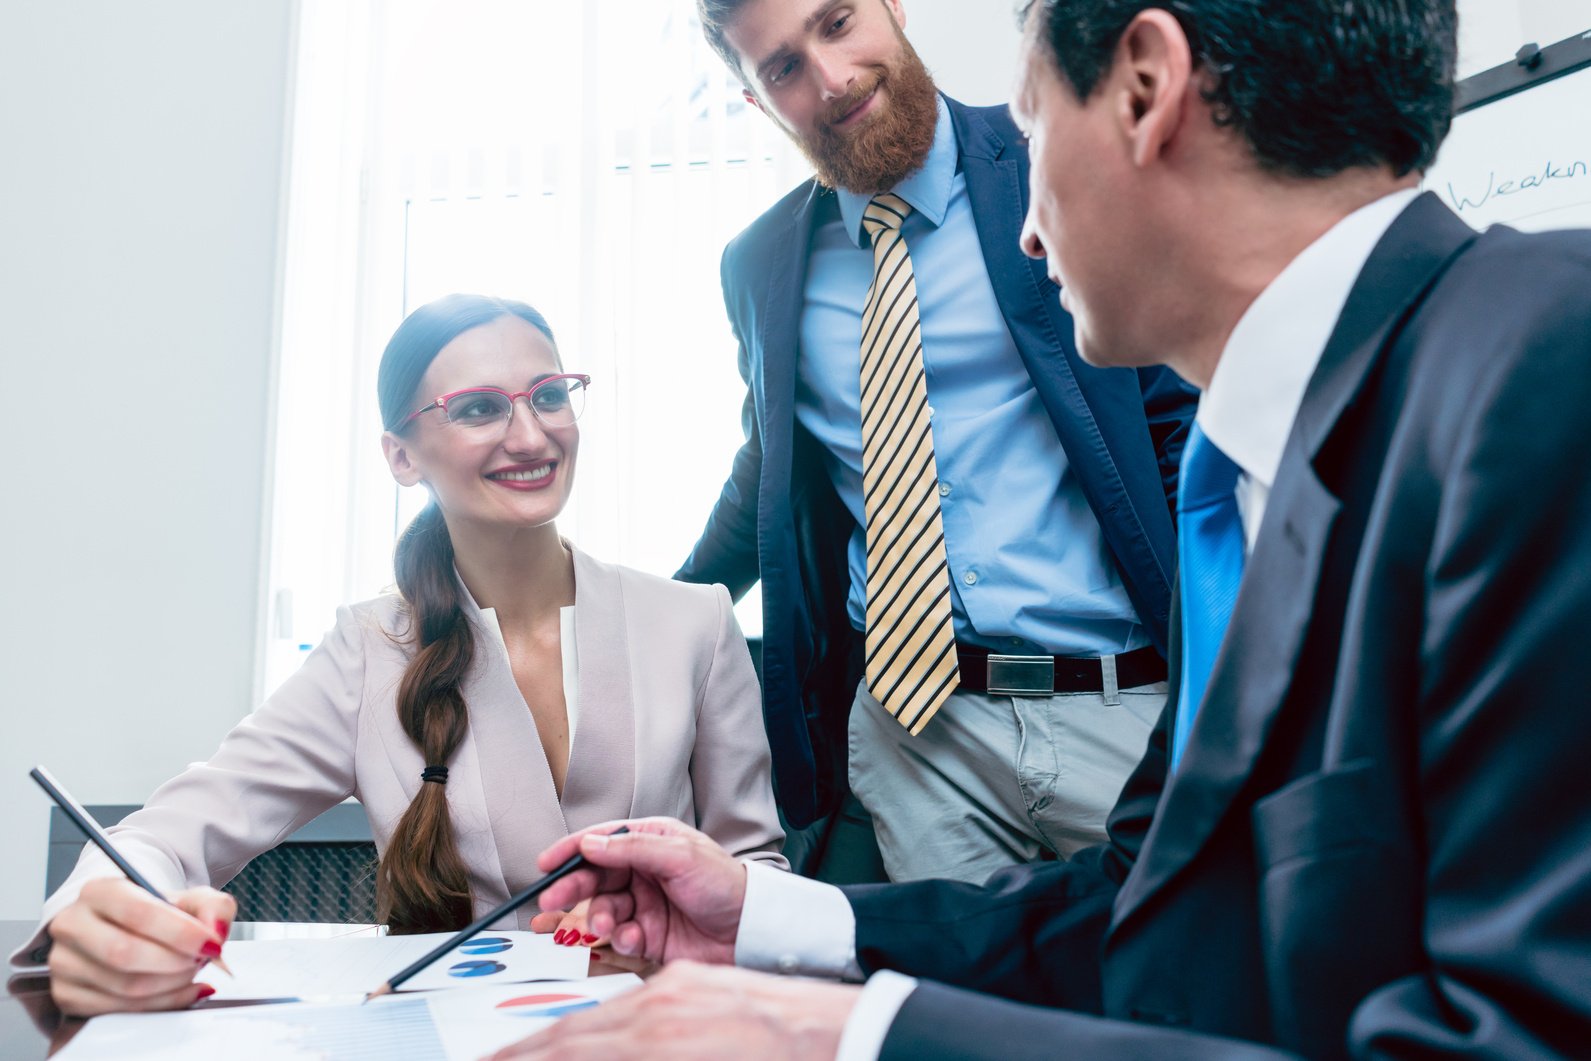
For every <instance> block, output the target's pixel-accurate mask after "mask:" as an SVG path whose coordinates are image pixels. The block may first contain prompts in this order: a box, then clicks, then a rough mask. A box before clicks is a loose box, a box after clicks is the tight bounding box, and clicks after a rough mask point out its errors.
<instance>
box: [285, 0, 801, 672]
mask: <svg viewBox="0 0 1591 1061" xmlns="http://www.w3.org/2000/svg"><path fill="white" fill-rule="evenodd" d="M299 34H300V39H299V52H298V73H297V98H296V100H295V103H294V131H293V144H292V151H291V158H292V163H291V174H290V180H289V201H288V210H287V216H288V232H287V254H286V264H285V274H284V285H283V290H284V296H283V318H282V349H281V358H280V364H279V369H278V373H277V376H278V378H277V380H276V403H277V412H276V425H277V426H276V463H275V482H274V487H273V505H272V517H271V526H270V528H269V530H270V534H271V562H270V565H269V571H268V574H267V591H268V593H269V602H270V604H269V607H270V613H271V620H270V622H269V623H268V624H267V630H266V642H267V643H266V645H265V658H266V660H267V664H266V667H265V682H266V687H267V690H269V689H270V688H274V687H275V685H276V684H277V683H278V682H280V680H281V679H282V678H283V677H285V676H286V674H287V673H289V672H290V671H291V669H292V668H293V667H294V666H296V664H297V660H298V657H299V656H300V655H301V649H300V646H303V645H308V644H310V643H313V642H314V641H316V640H318V638H319V636H320V634H321V633H322V632H323V631H325V630H326V629H327V628H328V627H329V626H330V624H331V621H332V615H333V612H334V610H335V608H336V606H337V605H338V604H340V603H344V602H348V601H355V600H361V599H364V598H367V597H371V596H374V595H376V594H378V593H381V592H383V591H385V590H386V589H388V588H389V587H390V586H391V583H392V568H391V552H392V544H393V541H394V537H395V534H396V531H397V530H398V528H400V527H401V526H402V525H403V524H404V523H405V522H407V520H408V519H409V518H410V517H411V516H412V515H413V514H414V513H415V512H416V511H418V509H419V507H420V506H421V505H422V504H423V503H424V500H425V499H424V495H423V492H422V491H420V490H419V489H415V490H400V489H399V488H398V487H397V486H395V484H394V483H393V482H392V479H391V477H390V475H389V474H388V473H387V469H386V465H385V463H384V461H383V460H382V458H381V453H380V446H379V442H378V439H379V436H380V431H381V427H380V421H379V417H378V414H377V410H376V401H375V375H376V365H377V363H378V360H379V358H380V354H381V349H382V347H383V346H384V345H385V343H386V340H387V337H388V336H389V335H390V334H391V333H392V330H393V329H394V328H395V327H396V326H397V324H398V322H399V321H400V320H401V319H402V318H403V316H404V314H405V313H406V312H407V311H408V310H409V309H412V308H413V307H415V306H418V305H420V304H422V303H424V302H426V301H429V300H431V299H433V298H436V297H438V296H440V295H443V294H446V293H448V292H450V291H479V292H483V293H487V294H495V295H501V296H505V297H510V298H517V299H522V300H524V301H527V302H530V303H531V304H532V305H534V306H536V307H537V308H539V309H540V310H542V312H543V313H545V314H546V315H547V318H548V320H549V321H550V322H551V324H552V326H553V329H554V331H555V332H556V333H557V336H558V339H559V344H560V347H561V348H562V351H563V354H564V361H565V364H566V366H567V367H568V368H569V369H571V370H574V371H582V372H589V373H591V375H592V376H593V377H594V381H593V384H592V389H591V401H590V403H589V404H588V406H587V409H586V413H585V416H584V417H583V418H582V420H581V426H582V437H581V459H580V477H579V482H578V484H577V487H576V490H575V493H574V498H573V500H572V501H571V504H570V506H569V509H568V511H567V512H566V513H565V515H564V517H563V518H562V519H561V520H560V521H559V523H560V528H561V529H562V530H563V532H564V533H565V534H566V535H568V536H569V537H570V538H571V539H572V540H574V541H575V542H577V543H578V544H579V545H581V547H583V548H585V549H586V550H587V551H589V552H591V553H593V554H594V555H596V556H598V557H601V558H603V559H607V560H612V561H616V562H619V563H623V564H628V565H630V566H633V567H638V568H641V569H643V570H648V571H653V572H657V573H659V574H669V573H671V572H672V571H673V570H674V569H675V567H677V566H678V564H679V563H680V561H681V560H683V559H684V557H685V555H686V553H687V552H688V550H689V548H690V546H691V544H692V543H693V542H694V541H695V540H696V537H697V535H698V534H699V533H700V531H701V528H702V526H703V524H704V523H705V521H706V517H707V514H708V512H709V511H710V509H711V507H712V504H713V501H714V500H715V499H716V498H717V496H718V491H719V489H720V487H721V486H722V484H723V479H724V476H725V475H726V474H727V473H728V471H729V466H730V460H731V458H732V457H733V454H734V451H735V449H736V447H737V446H738V445H739V444H740V441H741V426H740V413H741V404H742V401H743V398H744V387H743V385H742V383H741V381H740V378H739V375H738V373H737V372H736V369H735V351H734V344H733V339H732V337H731V335H730V331H729V327H728V324H727V322H726V320H725V317H724V310H723V303H722V298H721V294H720V289H719V284H718V260H719V255H720V253H721V251H722V248H723V245H724V243H725V242H726V241H727V240H728V239H729V238H730V237H732V236H733V235H734V234H735V233H736V232H738V231H739V230H740V229H741V228H743V227H744V226H745V225H746V224H747V223H749V222H750V221H751V220H752V219H753V218H754V217H755V216H756V215H757V214H758V213H760V212H761V211H762V210H764V209H766V208H767V207H768V206H769V205H771V204H772V203H773V202H774V201H775V200H776V199H777V198H778V197H779V196H780V195H782V194H783V193H784V192H785V191H787V190H788V189H789V188H791V187H792V186H794V185H795V184H796V183H797V182H798V181H799V180H801V179H802V178H803V177H804V176H805V175H806V172H807V171H806V169H805V167H804V166H803V165H802V163H801V162H800V159H799V156H798V155H796V154H795V152H794V151H793V150H792V149H791V148H790V147H789V146H788V144H787V143H786V141H785V140H784V138H783V137H782V135H780V134H779V132H778V131H777V130H776V129H775V128H774V127H773V125H772V124H771V123H770V122H768V121H767V120H766V119H765V118H763V117H762V116H761V115H760V114H758V113H757V112H756V111H755V110H754V109H753V108H751V107H749V106H748V105H747V104H746V103H745V101H744V100H743V99H742V97H741V93H740V86H739V83H738V82H737V81H736V80H735V79H734V78H733V76H732V75H731V74H730V73H729V72H728V71H727V70H726V69H724V67H723V66H722V64H721V63H720V62H719V61H718V58H717V56H716V55H714V54H713V53H712V51H711V50H710V49H709V48H708V47H707V45H706V44H705V42H704V41H703V40H702V37H701V30H700V27H699V25H698V24H697V22H696V19H695V15H694V10H693V4H692V3H691V2H690V0H585V2H583V3H577V4H540V3H524V2H523V0H455V2H454V3H450V4H448V5H446V6H443V5H432V4H421V3H399V2H391V0H362V2H360V0H304V3H303V4H302V7H301V16H300V27H299ZM754 597H755V594H753V596H752V597H748V598H747V600H746V601H744V602H742V606H741V608H740V609H739V612H740V618H741V623H742V625H743V626H744V627H746V628H747V631H748V633H755V632H756V631H757V630H759V629H760V626H761V618H760V613H759V611H758V605H757V602H756V600H755V599H754Z"/></svg>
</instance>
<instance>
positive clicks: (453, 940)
mask: <svg viewBox="0 0 1591 1061" xmlns="http://www.w3.org/2000/svg"><path fill="white" fill-rule="evenodd" d="M629 831H630V830H629V829H627V828H626V827H624V826H622V825H621V826H619V827H618V828H617V829H615V830H613V832H611V833H609V834H608V835H609V836H618V835H619V834H620V833H627V832H629ZM585 864H586V858H585V856H584V855H582V854H580V852H578V851H576V852H575V853H574V854H573V855H570V856H569V858H568V859H567V860H566V861H565V862H564V863H563V865H561V866H559V867H558V868H557V869H555V870H553V871H552V872H551V873H549V874H547V875H546V876H545V877H543V878H541V880H539V881H537V882H536V883H534V884H530V885H527V886H526V887H524V888H522V889H520V890H519V891H517V892H515V893H514V894H513V895H511V896H509V897H508V901H507V902H505V903H503V904H502V905H501V906H499V907H497V908H496V909H494V910H492V911H490V912H489V913H485V914H482V915H481V916H480V917H477V918H476V919H475V920H474V921H471V922H470V923H469V924H467V925H465V926H464V927H463V928H461V929H459V930H458V931H457V932H455V933H453V935H451V936H449V937H448V938H447V939H445V940H443V941H442V942H441V943H438V944H437V945H436V946H435V947H433V948H432V949H431V950H429V951H427V952H426V953H425V954H424V955H423V956H421V957H420V958H417V959H415V960H414V961H412V962H410V963H409V964H408V965H407V966H406V967H405V968H404V969H403V971H402V972H400V973H398V975H396V976H393V977H391V978H389V979H388V980H387V982H386V983H384V984H382V985H381V986H380V987H378V988H376V989H375V990H374V991H372V992H370V993H369V994H368V995H366V996H365V998H364V1001H365V1002H369V1001H370V1000H371V999H373V998H380V997H381V996H382V995H387V994H391V993H392V992H393V991H395V990H397V989H398V986H399V985H400V984H402V983H403V982H404V981H405V980H407V979H409V977H411V976H413V975H414V974H415V973H417V972H419V971H420V970H421V969H424V968H425V967H426V966H427V965H430V964H431V963H432V962H434V961H436V960H437V959H438V958H440V957H442V955H444V954H446V953H447V952H448V951H450V950H452V949H453V948H454V947H457V946H458V945H459V944H460V943H463V942H464V941H465V940H467V939H469V938H470V937H471V936H473V935H475V934H476V933H477V932H480V931H482V930H483V929H485V928H486V926H487V925H490V924H491V923H492V922H493V921H496V920H497V919H498V918H500V917H506V916H508V915H509V914H511V913H513V912H514V911H515V910H518V909H519V908H520V907H521V906H524V905H525V904H526V903H528V902H530V901H531V900H532V899H534V898H535V897H536V896H538V895H540V894H541V893H542V892H544V891H546V890H547V889H548V888H550V887H552V886H553V885H554V884H556V883H557V882H558V881H561V880H563V879H564V878H565V877H567V876H568V875H569V874H571V873H573V872H574V871H575V870H577V869H579V868H580V867H581V866H583V865H585ZM361 1004H362V1003H361Z"/></svg>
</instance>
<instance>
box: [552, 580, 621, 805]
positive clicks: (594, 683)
mask: <svg viewBox="0 0 1591 1061" xmlns="http://www.w3.org/2000/svg"><path fill="white" fill-rule="evenodd" d="M574 558H575V643H576V645H577V646H578V655H579V660H580V663H579V666H580V724H579V726H578V727H577V728H576V730H575V739H574V745H573V747H571V748H570V751H569V771H568V774H567V776H566V778H565V780H564V788H563V814H564V818H565V820H566V821H567V823H568V826H569V828H570V829H583V828H585V827H586V826H588V825H595V824H597V823H598V822H604V821H610V820H612V819H614V818H627V817H629V816H630V814H631V812H632V810H633V807H634V800H635V759H636V756H635V700H634V695H633V694H634V689H633V687H632V685H631V674H630V643H629V631H628V626H627V624H626V621H625V611H624V585H623V580H622V577H621V575H620V573H619V570H618V569H617V568H615V567H612V566H611V565H608V564H604V563H601V562H599V561H597V560H594V559H592V558H591V557H589V556H587V555H586V554H585V553H583V552H581V551H580V550H578V549H575V550H574Z"/></svg>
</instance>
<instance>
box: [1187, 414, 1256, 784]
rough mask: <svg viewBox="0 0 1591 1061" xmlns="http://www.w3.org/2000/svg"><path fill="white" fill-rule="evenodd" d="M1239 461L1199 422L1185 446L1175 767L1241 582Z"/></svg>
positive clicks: (1241, 541)
mask: <svg viewBox="0 0 1591 1061" xmlns="http://www.w3.org/2000/svg"><path fill="white" fill-rule="evenodd" d="M1237 477H1238V466H1237V465H1236V464H1233V463H1232V460H1231V458H1229V457H1228V456H1227V455H1226V454H1225V453H1222V452H1221V451H1220V449H1218V448H1217V447H1216V445H1215V443H1214V442H1211V441H1210V439H1209V437H1208V436H1207V435H1205V433H1204V430H1203V429H1202V428H1200V427H1199V425H1198V423H1197V422H1195V423H1194V425H1193V430H1192V432H1191V433H1189V435H1188V444H1187V446H1186V447H1185V448H1184V449H1183V451H1182V473H1181V480H1180V482H1179V483H1178V486H1177V560H1178V564H1179V565H1180V576H1179V577H1180V578H1181V583H1182V685H1181V687H1180V688H1179V689H1178V694H1177V718H1176V729H1175V730H1174V731H1173V733H1172V743H1171V769H1172V770H1173V771H1175V770H1176V769H1177V764H1178V763H1179V762H1181V760H1182V752H1183V749H1185V748H1186V747H1187V746H1188V733H1189V731H1190V730H1192V728H1193V719H1194V716H1195V715H1197V714H1198V713H1199V702H1200V701H1201V700H1203V699H1204V690H1205V686H1206V685H1208V684H1209V682H1210V670H1211V668H1212V667H1214V666H1215V655H1216V653H1217V652H1218V651H1220V648H1221V639H1222V638H1223V637H1225V636H1226V625H1227V623H1228V621H1230V620H1231V618H1232V605H1233V604H1235V603H1236V602H1237V587H1238V583H1239V582H1241V581H1242V579H1243V521H1242V520H1241V519H1239V518H1238V511H1237V494H1236V492H1235V491H1236V489H1237Z"/></svg>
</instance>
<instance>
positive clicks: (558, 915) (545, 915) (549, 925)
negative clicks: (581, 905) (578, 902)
mask: <svg viewBox="0 0 1591 1061" xmlns="http://www.w3.org/2000/svg"><path fill="white" fill-rule="evenodd" d="M567 914H568V911H567V910H543V911H542V912H541V913H539V914H537V915H536V916H535V917H532V918H531V919H530V930H531V931H532V932H541V933H544V934H545V933H547V932H556V931H558V928H559V926H560V925H562V924H563V919H564V917H565V916H566V915H567Z"/></svg>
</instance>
